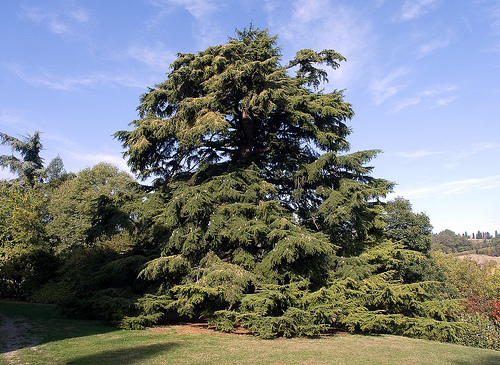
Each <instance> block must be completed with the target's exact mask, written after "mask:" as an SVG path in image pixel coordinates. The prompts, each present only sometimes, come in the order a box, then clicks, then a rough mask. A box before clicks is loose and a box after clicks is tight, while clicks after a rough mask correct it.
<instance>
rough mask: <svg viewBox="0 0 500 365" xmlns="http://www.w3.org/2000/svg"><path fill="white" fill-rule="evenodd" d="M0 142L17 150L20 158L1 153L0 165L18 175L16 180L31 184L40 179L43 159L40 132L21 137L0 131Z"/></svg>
mask: <svg viewBox="0 0 500 365" xmlns="http://www.w3.org/2000/svg"><path fill="white" fill-rule="evenodd" d="M0 144H2V145H8V146H10V147H11V148H12V151H13V152H14V151H15V152H19V154H20V155H21V157H22V159H19V158H18V157H16V156H14V155H1V156H0V166H1V167H2V168H5V167H9V168H10V171H11V172H12V173H15V174H17V175H18V181H19V182H21V183H24V182H25V181H27V182H28V184H29V185H30V186H33V185H34V184H35V182H36V181H40V180H41V178H42V177H43V175H44V169H43V159H42V158H41V157H40V151H41V150H42V148H43V147H42V144H41V142H40V132H38V131H37V132H35V133H33V135H32V136H31V135H27V136H25V137H22V138H21V139H17V138H15V137H12V136H9V135H8V134H5V133H2V132H0Z"/></svg>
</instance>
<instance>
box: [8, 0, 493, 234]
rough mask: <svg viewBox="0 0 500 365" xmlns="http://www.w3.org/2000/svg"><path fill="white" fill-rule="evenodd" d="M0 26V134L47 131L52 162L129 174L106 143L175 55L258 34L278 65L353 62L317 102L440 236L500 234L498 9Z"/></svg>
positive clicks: (246, 10) (437, 3)
mask: <svg viewBox="0 0 500 365" xmlns="http://www.w3.org/2000/svg"><path fill="white" fill-rule="evenodd" d="M0 16H1V22H0V131H2V132H4V133H7V134H10V135H15V136H18V135H25V134H26V133H33V132H34V131H36V130H38V131H41V132H43V134H42V142H43V145H44V147H45V149H44V151H43V152H42V156H43V157H44V158H45V161H46V162H47V163H48V162H49V161H50V160H51V159H52V158H54V157H56V156H57V155H60V156H61V157H62V159H63V161H64V163H65V166H66V169H67V170H69V171H73V172H78V171H80V170H81V169H83V168H85V167H91V166H93V165H95V164H97V163H98V162H100V161H107V162H111V163H113V164H115V165H117V166H119V167H121V168H123V169H126V164H125V161H124V160H123V159H122V158H121V152H122V150H121V146H120V144H119V143H118V142H117V141H115V140H113V138H112V137H111V135H112V134H113V133H114V132H116V131H117V130H122V129H127V128H128V123H129V122H131V121H132V120H134V119H136V117H137V114H136V110H135V108H136V107H137V106H138V104H139V97H140V95H141V94H142V93H144V92H146V91H147V87H148V86H154V85H155V84H157V83H160V82H162V81H164V80H165V78H166V73H167V72H168V66H169V64H170V63H171V62H172V61H173V60H174V59H175V55H176V54H177V53H178V52H191V53H195V52H197V51H200V50H204V49H206V48H207V47H209V46H211V45H215V44H221V43H225V42H226V41H227V37H228V36H233V35H234V31H235V29H243V28H244V27H247V26H248V25H249V24H250V22H253V24H254V26H256V27H259V28H261V29H264V28H268V29H269V32H270V34H272V35H275V34H278V35H279V39H278V43H279V44H280V45H281V46H282V52H283V62H287V61H288V60H289V59H290V58H291V57H293V55H294V54H295V52H296V51H298V50H299V49H302V48H312V49H314V50H317V51H320V50H323V49H334V50H336V51H337V52H339V53H341V54H342V55H344V56H345V57H346V58H347V62H345V63H343V64H342V66H341V67H340V69H339V70H337V71H334V72H331V73H330V77H329V80H330V83H329V84H328V85H325V91H329V90H333V89H345V95H346V100H347V101H349V102H350V103H352V104H353V108H354V111H355V112H356V115H355V116H354V118H353V119H352V120H351V122H350V125H351V126H352V128H353V134H352V135H351V136H350V142H351V150H352V151H355V150H365V149H381V150H383V151H384V152H383V153H382V154H380V155H379V156H378V157H377V158H376V159H375V160H374V161H373V162H372V164H373V166H375V169H374V173H373V175H374V176H376V177H382V178H385V179H388V180H391V181H394V182H396V183H397V184H398V185H397V186H396V189H395V194H394V196H404V197H405V198H407V199H409V200H410V201H411V202H412V204H413V209H414V211H417V212H425V213H426V214H427V215H428V216H429V217H430V219H431V223H432V224H433V226H434V232H436V233H437V232H439V231H441V230H444V229H446V228H448V229H451V230H453V231H455V232H460V233H461V232H464V231H468V232H469V233H471V232H476V231H478V230H481V231H490V232H491V233H493V232H494V231H495V230H499V231H500V159H499V157H500V138H499V137H500V123H499V122H500V1H498V0H454V1H446V0H412V1H410V0H408V1H405V0H401V1H397V0H387V1H384V0H373V1H368V0H367V1H361V0H359V1H356V0H338V1H336V0H290V1H285V0H242V1H230V0H126V1H123V0H120V1H118V0H106V1H102V0H86V1H78V0H73V1H71V0H69V1H63V0H45V1H36V0H20V1H14V0H10V1H9V0H4V1H1V2H0ZM0 153H1V154H8V153H10V151H9V150H8V148H6V147H0ZM6 177H8V172H7V171H0V178H6Z"/></svg>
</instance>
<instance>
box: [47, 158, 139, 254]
mask: <svg viewBox="0 0 500 365" xmlns="http://www.w3.org/2000/svg"><path fill="white" fill-rule="evenodd" d="M138 192H139V190H138V184H137V183H136V182H135V181H134V179H133V178H132V177H131V176H130V175H128V174H127V173H125V172H120V171H119V170H118V168H116V167H114V166H112V165H109V164H105V163H100V164H98V165H96V166H94V167H93V168H88V169H84V170H82V171H80V172H79V173H78V174H77V175H76V177H75V178H73V179H69V180H67V181H64V182H63V183H62V184H61V185H60V186H59V187H57V188H56V189H55V190H54V191H53V192H52V193H51V194H50V200H49V202H48V205H47V210H48V213H49V215H50V217H51V219H50V221H49V222H48V223H47V227H46V229H47V233H48V234H49V235H50V236H51V237H52V239H56V240H57V242H59V243H58V244H57V250H58V251H61V250H64V249H67V248H70V247H71V246H73V245H76V246H78V245H86V244H90V243H91V242H94V241H95V240H96V239H98V238H99V237H102V238H103V239H106V238H110V237H111V236H113V235H115V234H118V233H120V232H122V231H124V233H126V228H127V226H128V225H129V222H130V220H131V219H132V217H131V216H130V214H131V213H130V212H127V211H126V208H125V206H126V204H127V202H130V201H134V199H135V198H136V197H137V194H138ZM123 209H125V211H123ZM110 212H113V214H110Z"/></svg>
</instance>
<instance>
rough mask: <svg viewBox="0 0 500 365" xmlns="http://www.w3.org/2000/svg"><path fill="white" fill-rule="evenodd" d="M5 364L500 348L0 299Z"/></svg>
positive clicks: (335, 356)
mask: <svg viewBox="0 0 500 365" xmlns="http://www.w3.org/2000/svg"><path fill="white" fill-rule="evenodd" d="M0 316H1V317H0V321H1V322H0V326H1V328H0V364H2V365H3V364H92V365H98V364H99V365H101V364H120V365H128V364H398V365H402V364H437V365H440V364H456V365H465V364H500V352H496V351H492V350H482V349H476V348H468V347H464V346H458V345H451V344H444V343H437V342H431V341H423V340H415V339H409V338H404V337H397V336H358V335H348V334H337V335H333V336H325V337H322V338H318V339H277V340H260V339H257V338H254V337H252V336H250V335H247V334H223V333H217V332H213V331H211V330H208V329H206V328H205V326H203V325H199V324H198V325H197V324H186V325H174V326H165V327H158V328H152V329H148V330H144V331H123V330H116V329H114V328H111V327H108V326H104V325H102V324H100V323H98V322H93V321H81V320H68V319H63V318H61V317H60V316H59V315H58V314H57V312H56V311H55V308H54V307H53V306H49V305H40V304H27V303H12V302H0Z"/></svg>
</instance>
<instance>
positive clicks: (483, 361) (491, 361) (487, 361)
mask: <svg viewBox="0 0 500 365" xmlns="http://www.w3.org/2000/svg"><path fill="white" fill-rule="evenodd" d="M454 364H456V365H498V364H500V352H499V353H498V354H489V355H484V354H481V355H479V356H478V357H477V358H476V359H473V360H471V359H468V360H463V361H462V360H458V361H455V362H454Z"/></svg>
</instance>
